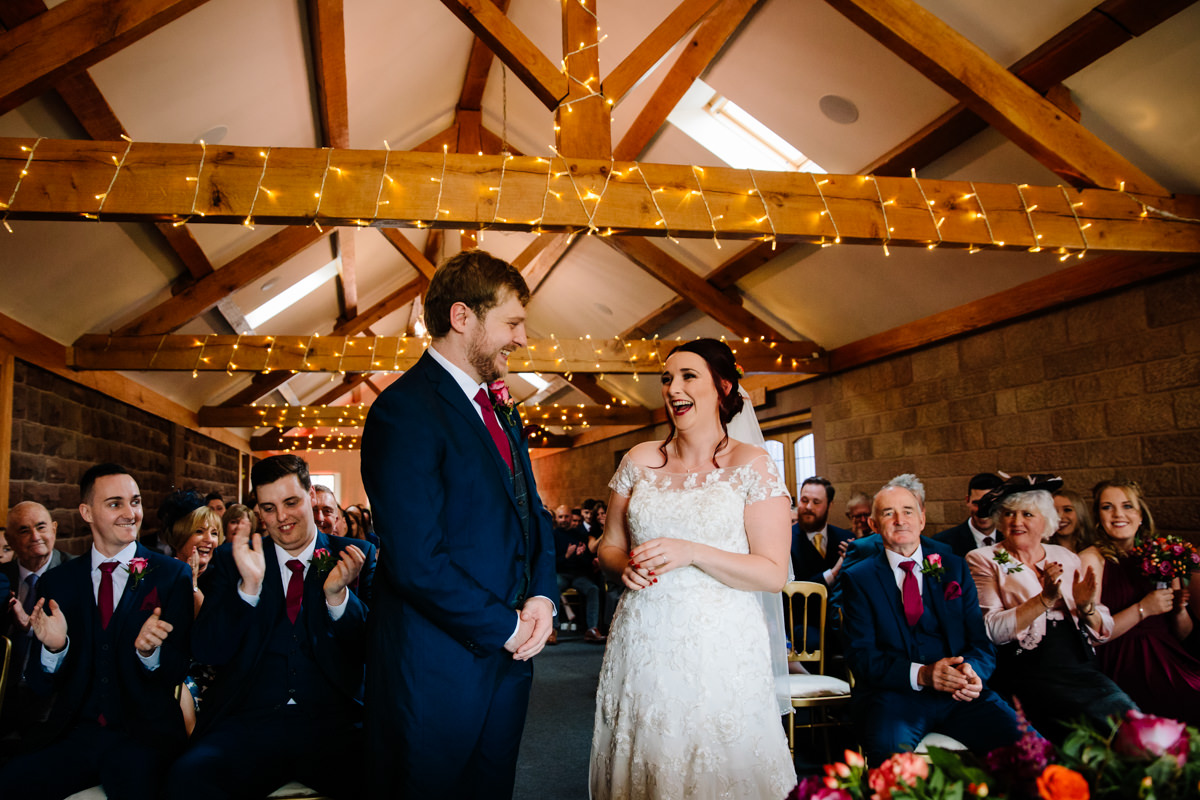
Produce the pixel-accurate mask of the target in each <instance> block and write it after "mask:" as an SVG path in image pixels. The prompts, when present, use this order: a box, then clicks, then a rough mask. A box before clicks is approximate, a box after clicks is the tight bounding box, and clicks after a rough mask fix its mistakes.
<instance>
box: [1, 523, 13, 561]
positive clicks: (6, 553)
mask: <svg viewBox="0 0 1200 800" xmlns="http://www.w3.org/2000/svg"><path fill="white" fill-rule="evenodd" d="M12 560H13V549H12V548H11V547H9V546H8V537H6V536H5V535H4V531H0V564H7V563H8V562H10V561H12Z"/></svg>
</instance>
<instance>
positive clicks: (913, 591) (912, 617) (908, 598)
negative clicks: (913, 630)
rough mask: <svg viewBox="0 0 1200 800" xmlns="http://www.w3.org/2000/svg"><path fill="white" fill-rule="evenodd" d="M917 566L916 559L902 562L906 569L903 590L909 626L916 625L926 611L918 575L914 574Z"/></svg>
mask: <svg viewBox="0 0 1200 800" xmlns="http://www.w3.org/2000/svg"><path fill="white" fill-rule="evenodd" d="M916 567H917V562H915V561H905V562H903V563H901V564H900V569H902V570H904V588H903V590H902V591H901V594H902V595H903V597H904V618H905V619H906V620H907V621H908V625H909V627H912V626H914V625H916V624H917V622H918V621H919V620H920V619H921V614H922V613H923V612H924V611H925V604H924V603H923V602H922V601H921V590H920V589H918V588H917V576H916V575H913V570H914V569H916Z"/></svg>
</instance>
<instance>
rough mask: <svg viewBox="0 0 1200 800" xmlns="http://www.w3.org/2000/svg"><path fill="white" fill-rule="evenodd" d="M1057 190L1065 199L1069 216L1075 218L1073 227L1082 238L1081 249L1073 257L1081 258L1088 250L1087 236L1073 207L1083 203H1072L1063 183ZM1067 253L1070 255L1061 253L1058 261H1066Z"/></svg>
mask: <svg viewBox="0 0 1200 800" xmlns="http://www.w3.org/2000/svg"><path fill="white" fill-rule="evenodd" d="M1058 190H1059V191H1060V192H1062V196H1063V199H1064V200H1066V201H1067V208H1069V209H1071V216H1072V217H1073V218H1074V219H1075V227H1076V228H1078V229H1079V238H1080V239H1082V240H1083V249H1082V250H1080V251H1079V252H1078V253H1076V255H1075V257H1076V258H1083V257H1084V255H1086V254H1087V251H1088V238H1087V234H1086V233H1084V230H1083V225H1081V224H1080V222H1079V214H1078V213H1076V211H1075V208H1076V207H1077V206H1081V205H1083V203H1072V202H1071V196H1070V195H1068V194H1067V188H1066V187H1065V186H1063V185H1061V184H1059V187H1058ZM1088 224H1089V225H1091V223H1090V222H1089V223H1088ZM1068 255H1070V254H1069V253H1065V254H1064V255H1063V256H1062V257H1061V258H1060V259H1058V260H1059V261H1066V260H1067V256H1068Z"/></svg>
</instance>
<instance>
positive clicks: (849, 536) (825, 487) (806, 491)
mask: <svg viewBox="0 0 1200 800" xmlns="http://www.w3.org/2000/svg"><path fill="white" fill-rule="evenodd" d="M836 492H837V490H836V489H834V488H833V484H832V483H830V482H829V481H828V480H826V479H825V478H821V477H818V476H813V477H811V478H806V479H805V480H804V483H802V484H800V497H799V498H797V500H796V510H797V520H796V524H795V525H793V526H792V571H793V572H795V573H796V580H799V581H813V582H815V583H824V584H825V585H826V586H832V585H833V582H834V581H835V580H837V576H838V572H839V571H840V570H841V567H842V554H843V553H844V552H845V550H846V546H847V545H848V543H849V542H850V541H852V540H853V539H854V534H853V533H851V532H850V531H848V530H845V529H843V528H839V527H837V526H835V525H830V524H829V507H830V506H831V505H833V498H834V495H835V494H836Z"/></svg>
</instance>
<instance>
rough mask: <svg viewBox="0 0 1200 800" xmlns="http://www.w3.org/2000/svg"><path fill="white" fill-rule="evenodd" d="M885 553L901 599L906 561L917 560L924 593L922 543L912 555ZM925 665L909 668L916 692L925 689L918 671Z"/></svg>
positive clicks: (919, 583) (915, 573) (919, 585)
mask: <svg viewBox="0 0 1200 800" xmlns="http://www.w3.org/2000/svg"><path fill="white" fill-rule="evenodd" d="M883 554H884V555H886V556H887V560H888V566H890V567H891V568H892V575H893V576H894V577H895V578H896V588H897V589H899V590H900V597H901V599H903V598H904V578H905V577H906V576H907V575H908V573H907V572H905V571H904V570H903V569H902V568H901V567H900V565H901V564H903V563H904V562H906V561H915V562H917V566H916V567H915V568H914V569H913V571H912V575H913V577H914V578H916V579H917V591H918V592H921V593H922V595H924V592H925V576H924V575H922V574H921V564H922V563H923V562H924V561H925V555H924V552H923V550H922V548H921V545H919V544H918V545H917V549H916V550H914V551H913V554H912V555H911V556H902V555H900V554H899V553H896V552H893V551H891V550H889V549H887V548H886V547H885V548H884V550H883ZM924 601H925V599H924V597H923V596H922V598H921V602H924ZM923 666H925V665H924V664H918V663H916V662H913V664H912V666H910V667H909V669H908V682H909V684H910V685H911V686H912V688H913V691H914V692H920V691H923V690H924V689H925V687H924V686H922V685H921V684H920V683H918V682H917V677H918V673H919V672H920V671H921V667H923Z"/></svg>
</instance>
